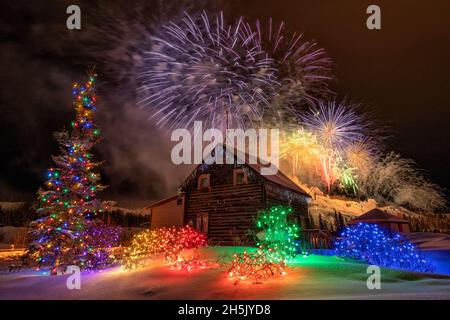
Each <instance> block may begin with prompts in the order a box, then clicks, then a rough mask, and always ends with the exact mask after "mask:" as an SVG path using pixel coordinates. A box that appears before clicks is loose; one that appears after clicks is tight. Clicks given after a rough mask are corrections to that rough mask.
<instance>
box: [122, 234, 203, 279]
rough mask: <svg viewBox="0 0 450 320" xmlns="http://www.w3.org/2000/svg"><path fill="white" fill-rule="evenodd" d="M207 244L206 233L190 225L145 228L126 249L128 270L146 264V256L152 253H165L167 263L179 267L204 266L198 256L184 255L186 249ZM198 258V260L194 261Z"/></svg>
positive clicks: (189, 268)
mask: <svg viewBox="0 0 450 320" xmlns="http://www.w3.org/2000/svg"><path fill="white" fill-rule="evenodd" d="M204 246H206V235H205V234H204V233H201V232H199V231H197V230H195V229H193V228H192V227H190V226H184V227H170V228H158V229H153V230H144V231H142V232H140V233H138V234H136V235H135V236H134V237H133V240H132V243H131V246H130V247H129V248H128V249H127V250H126V251H125V256H126V258H125V263H124V265H123V267H124V269H126V270H133V269H136V268H138V267H140V266H142V265H143V264H144V258H145V257H147V256H149V255H152V254H163V256H164V260H165V262H166V263H167V264H172V265H174V267H175V268H177V269H186V270H188V271H190V270H192V269H193V268H194V266H199V267H201V266H202V263H201V262H200V261H198V260H200V259H198V257H196V256H194V257H193V258H192V259H191V260H192V261H190V260H187V259H186V257H185V256H184V255H183V251H184V250H186V249H197V248H200V247H204ZM194 260H197V261H194Z"/></svg>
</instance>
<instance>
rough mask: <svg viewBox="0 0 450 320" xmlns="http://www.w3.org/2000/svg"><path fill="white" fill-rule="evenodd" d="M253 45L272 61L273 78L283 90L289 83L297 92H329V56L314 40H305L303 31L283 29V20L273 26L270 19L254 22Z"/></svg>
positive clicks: (330, 77)
mask: <svg viewBox="0 0 450 320" xmlns="http://www.w3.org/2000/svg"><path fill="white" fill-rule="evenodd" d="M255 27H256V34H257V37H256V38H254V39H255V40H256V41H255V45H256V46H257V47H258V48H259V49H260V50H261V51H263V52H265V54H266V57H267V58H268V59H271V60H273V63H274V66H275V68H276V69H277V79H278V81H279V82H280V83H282V84H283V87H282V88H284V89H286V87H290V86H291V85H296V86H295V88H296V89H297V91H299V92H298V93H300V94H303V95H305V94H308V93H314V94H315V96H316V97H317V94H319V93H323V92H329V89H328V84H329V82H330V80H332V76H331V74H330V71H331V59H330V58H329V57H328V56H327V55H326V53H325V50H324V49H323V48H320V47H319V46H318V45H317V43H316V42H314V41H306V40H304V39H303V34H298V33H296V32H294V33H289V32H287V31H286V29H285V26H284V22H281V23H280V24H279V25H278V26H276V25H274V23H273V21H272V18H270V19H269V23H268V24H267V25H266V26H262V25H261V23H260V21H259V20H258V21H256V25H255Z"/></svg>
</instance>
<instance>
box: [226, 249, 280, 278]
mask: <svg viewBox="0 0 450 320" xmlns="http://www.w3.org/2000/svg"><path fill="white" fill-rule="evenodd" d="M285 275H286V264H285V262H284V261H281V262H272V261H271V259H270V258H269V257H268V255H267V253H266V252H265V251H263V250H261V249H258V250H257V251H255V252H247V251H245V252H244V253H242V254H235V255H234V259H233V261H232V262H231V265H230V267H229V269H228V277H229V278H231V279H234V280H235V284H237V283H238V281H239V280H252V281H253V283H262V282H264V281H266V280H268V279H271V278H276V277H282V276H285Z"/></svg>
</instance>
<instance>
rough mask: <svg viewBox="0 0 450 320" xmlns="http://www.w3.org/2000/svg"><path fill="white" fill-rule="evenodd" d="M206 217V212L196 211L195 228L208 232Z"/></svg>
mask: <svg viewBox="0 0 450 320" xmlns="http://www.w3.org/2000/svg"><path fill="white" fill-rule="evenodd" d="M208 218H209V215H208V214H207V213H197V216H196V219H195V228H196V229H197V230H198V231H200V232H203V233H205V234H208V220H209V219H208Z"/></svg>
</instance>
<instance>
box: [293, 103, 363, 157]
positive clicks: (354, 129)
mask: <svg viewBox="0 0 450 320" xmlns="http://www.w3.org/2000/svg"><path fill="white" fill-rule="evenodd" d="M300 118H301V122H302V124H303V125H304V126H305V128H307V129H308V130H311V131H312V132H314V133H315V134H316V135H317V136H318V137H319V139H320V140H321V141H322V143H323V144H324V145H326V146H327V147H329V148H333V149H343V148H345V147H346V146H348V145H350V144H352V143H354V142H356V141H360V140H362V139H364V136H365V131H366V129H367V124H366V123H364V122H363V120H362V118H361V116H360V115H358V114H357V113H356V112H355V111H354V108H353V107H352V106H350V105H347V104H345V103H338V102H336V101H335V100H333V101H328V102H323V101H318V102H317V103H316V104H315V105H314V106H313V107H311V108H310V110H309V112H307V113H305V114H302V115H300Z"/></svg>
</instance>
